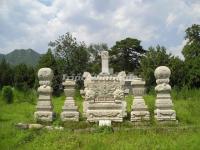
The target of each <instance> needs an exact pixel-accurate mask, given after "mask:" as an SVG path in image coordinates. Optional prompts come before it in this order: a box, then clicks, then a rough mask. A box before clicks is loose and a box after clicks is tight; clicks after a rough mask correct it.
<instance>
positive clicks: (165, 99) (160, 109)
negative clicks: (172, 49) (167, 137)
mask: <svg viewBox="0 0 200 150" xmlns="http://www.w3.org/2000/svg"><path fill="white" fill-rule="evenodd" d="M170 74H171V71H170V69H169V68H168V67H166V66H160V67H158V68H156V70H155V72H154V75H155V78H156V83H157V86H156V87H155V91H156V92H157V98H156V104H155V106H156V109H155V111H154V114H155V119H156V120H157V121H158V122H159V123H168V122H169V123H177V120H176V112H175V110H173V103H172V99H171V95H170V91H171V86H170V85H169V77H170Z"/></svg>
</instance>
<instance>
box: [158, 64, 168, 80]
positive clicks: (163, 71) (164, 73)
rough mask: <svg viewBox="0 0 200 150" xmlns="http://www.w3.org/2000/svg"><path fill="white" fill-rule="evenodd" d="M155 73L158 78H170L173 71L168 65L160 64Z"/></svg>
mask: <svg viewBox="0 0 200 150" xmlns="http://www.w3.org/2000/svg"><path fill="white" fill-rule="evenodd" d="M154 75H155V78H156V79H169V77H170V75H171V71H170V69H169V68H168V67H166V66H159V67H157V68H156V70H155V72H154Z"/></svg>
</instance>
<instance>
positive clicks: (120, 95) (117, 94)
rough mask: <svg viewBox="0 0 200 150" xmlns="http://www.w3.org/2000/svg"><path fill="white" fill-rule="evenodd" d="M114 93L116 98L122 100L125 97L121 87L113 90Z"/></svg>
mask: <svg viewBox="0 0 200 150" xmlns="http://www.w3.org/2000/svg"><path fill="white" fill-rule="evenodd" d="M113 95H114V99H115V100H122V99H123V98H124V91H123V90H121V89H116V90H115V91H114V92H113Z"/></svg>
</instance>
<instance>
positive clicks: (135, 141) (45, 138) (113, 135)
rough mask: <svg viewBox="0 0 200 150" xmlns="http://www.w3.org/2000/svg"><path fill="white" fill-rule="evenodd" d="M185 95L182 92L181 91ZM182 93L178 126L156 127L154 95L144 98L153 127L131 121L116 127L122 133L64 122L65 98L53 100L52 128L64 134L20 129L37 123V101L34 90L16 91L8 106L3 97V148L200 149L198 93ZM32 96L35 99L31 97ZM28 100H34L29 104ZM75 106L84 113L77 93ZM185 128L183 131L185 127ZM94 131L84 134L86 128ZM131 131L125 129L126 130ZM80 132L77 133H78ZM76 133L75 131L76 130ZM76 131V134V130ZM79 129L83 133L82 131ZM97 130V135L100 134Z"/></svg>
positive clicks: (176, 102) (0, 137) (0, 110)
mask: <svg viewBox="0 0 200 150" xmlns="http://www.w3.org/2000/svg"><path fill="white" fill-rule="evenodd" d="M182 92H183V91H182ZM186 92H187V94H188V96H187V95H185V93H184V94H183V93H179V92H176V91H172V99H173V102H174V109H175V110H176V113H177V119H178V121H179V125H178V126H176V127H168V126H166V127H164V128H160V127H159V126H158V125H156V124H155V122H154V121H153V120H154V114H153V111H154V107H155V106H154V105H155V95H145V96H144V99H145V102H146V104H147V105H148V109H149V111H150V113H151V124H150V125H149V126H147V127H144V128H141V129H138V128H136V127H135V126H133V125H132V124H131V123H130V121H129V118H127V120H125V122H123V123H119V124H113V127H115V128H116V127H117V128H119V129H120V130H119V131H114V132H110V130H107V129H106V130H105V129H99V128H98V126H97V125H96V124H91V123H87V122H86V121H85V120H81V121H80V122H66V123H62V122H61V120H60V113H61V111H62V110H61V108H62V106H63V104H64V100H65V96H64V95H62V96H60V97H53V105H54V112H55V113H56V114H57V115H56V120H55V121H54V122H53V126H58V125H63V126H64V127H65V130H63V131H57V130H53V131H48V130H44V129H42V130H20V129H17V128H16V127H15V124H16V123H19V122H23V123H34V122H35V121H34V118H33V113H34V111H35V104H36V100H37V93H35V92H34V91H32V92H30V91H29V93H23V92H20V91H16V90H15V92H14V95H15V96H14V97H15V99H14V103H13V104H6V103H5V102H4V101H3V100H2V98H1V95H0V149H3V150H6V149H20V150H21V149H22V150H23V149H24V150H27V149H28V150H29V149H42V150H43V149H48V150H49V149H87V150H88V149H109V150H110V149H159V150H160V149H195V150H196V149H199V147H200V146H199V145H200V140H199V139H200V100H199V96H200V95H199V93H200V91H199V90H194V91H193V90H191V91H189V90H188V91H186ZM31 97H32V98H31ZM29 99H31V100H30V101H29ZM75 100H76V105H77V106H78V108H79V111H80V112H81V113H82V102H83V99H82V97H81V96H80V94H79V92H77V93H76V94H75ZM126 101H127V110H128V113H130V111H131V105H132V101H133V97H132V96H127V97H126ZM183 127H184V128H183ZM88 128H91V129H92V128H94V129H95V131H93V130H91V131H90V130H89V131H90V132H89V131H85V132H81V130H82V129H83V130H84V129H88ZM127 128H128V129H129V130H126V129H127ZM77 129H78V130H77ZM73 130H75V131H73ZM76 130H77V131H76ZM79 130H80V131H79ZM97 131H98V132H97Z"/></svg>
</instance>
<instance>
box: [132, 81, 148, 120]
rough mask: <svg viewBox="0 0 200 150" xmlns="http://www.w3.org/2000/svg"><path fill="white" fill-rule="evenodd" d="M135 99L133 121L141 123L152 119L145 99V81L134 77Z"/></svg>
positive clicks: (133, 89)
mask: <svg viewBox="0 0 200 150" xmlns="http://www.w3.org/2000/svg"><path fill="white" fill-rule="evenodd" d="M131 85H132V91H133V95H134V100H133V104H132V111H131V121H132V122H134V123H140V122H143V121H149V120H150V114H149V111H148V108H147V105H146V104H145V101H144V99H143V95H144V94H145V81H143V80H142V79H141V78H136V79H133V80H132V82H131Z"/></svg>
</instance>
